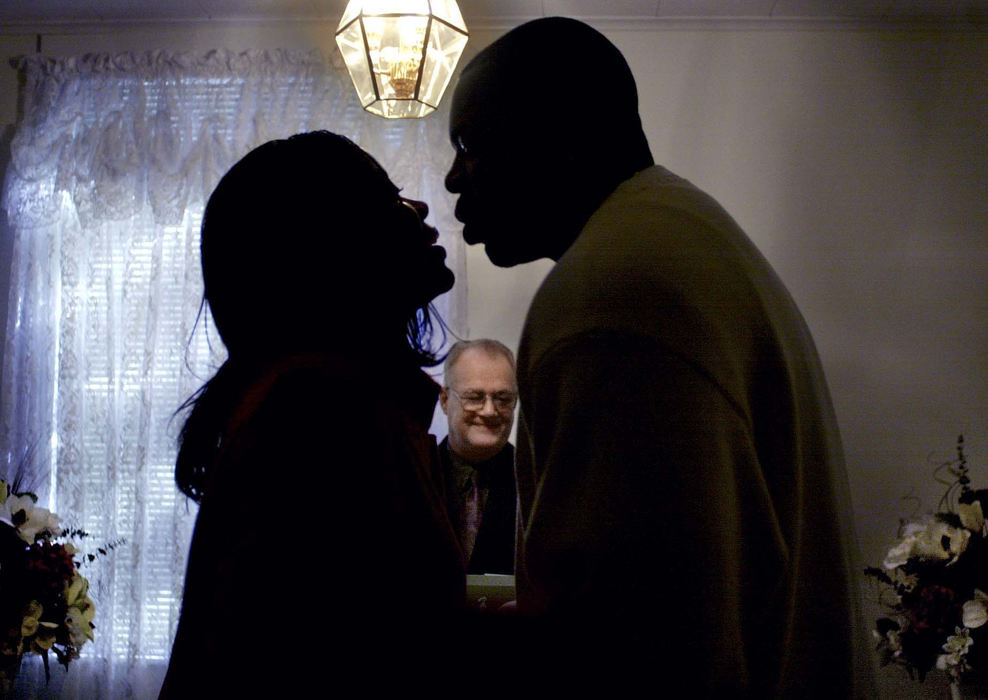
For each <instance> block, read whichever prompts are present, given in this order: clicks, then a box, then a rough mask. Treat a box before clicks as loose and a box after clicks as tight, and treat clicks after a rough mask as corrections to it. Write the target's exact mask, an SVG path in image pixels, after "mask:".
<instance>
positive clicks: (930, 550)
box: [882, 518, 971, 569]
mask: <svg viewBox="0 0 988 700" xmlns="http://www.w3.org/2000/svg"><path fill="white" fill-rule="evenodd" d="M970 539H971V532H970V531H969V530H967V529H965V528H963V527H953V526H952V525H949V524H948V523H945V522H943V521H942V520H936V519H932V518H931V519H929V520H926V521H925V522H922V523H909V524H908V525H906V527H905V529H904V530H903V535H902V541H901V542H899V544H897V545H896V546H894V547H893V548H892V549H890V550H889V552H888V554H887V555H886V557H885V561H884V562H882V563H883V565H884V566H885V568H886V569H896V568H898V567H900V566H902V565H903V564H905V563H906V562H908V561H909V560H910V559H912V558H917V559H920V560H925V561H946V562H947V564H948V565H949V564H952V563H954V562H955V561H957V558H958V557H959V556H960V555H961V554H963V553H964V550H965V549H967V543H968V541H969V540H970Z"/></svg>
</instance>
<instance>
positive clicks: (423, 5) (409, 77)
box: [336, 0, 468, 119]
mask: <svg viewBox="0 0 988 700" xmlns="http://www.w3.org/2000/svg"><path fill="white" fill-rule="evenodd" d="M467 36H468V34H467V27H466V24H464V22H463V15H462V14H460V8H459V7H458V6H457V4H456V0H350V3H349V4H348V5H347V7H346V10H344V11H343V18H342V19H341V20H340V25H339V27H338V28H337V30H336V43H337V45H338V46H339V47H340V52H341V53H342V54H343V60H344V61H345V62H346V67H347V70H348V71H349V72H350V78H351V79H352V80H353V86H354V87H355V88H356V89H357V96H358V97H359V98H360V104H361V105H363V107H364V109H366V110H367V111H368V112H372V113H373V114H377V115H380V116H382V117H387V118H389V119H398V118H407V117H424V116H426V115H427V114H430V113H431V112H433V111H435V109H436V107H438V106H439V100H440V99H442V96H443V92H444V91H445V90H446V86H447V85H449V79H450V78H451V77H452V75H453V69H454V68H456V62H457V61H459V60H460V55H461V54H462V53H463V48H464V47H465V46H466V43H467Z"/></svg>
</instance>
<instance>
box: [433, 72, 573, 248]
mask: <svg viewBox="0 0 988 700" xmlns="http://www.w3.org/2000/svg"><path fill="white" fill-rule="evenodd" d="M490 70H492V69H491V68H490V67H488V66H487V65H485V64H484V63H482V62H481V63H475V64H471V66H470V67H468V69H467V70H465V71H464V73H463V74H462V75H461V77H460V80H459V83H458V84H457V87H456V90H455V91H454V94H453V103H452V108H451V115H450V139H451V140H452V142H453V146H454V148H455V149H456V157H455V159H454V161H453V164H452V166H451V167H450V170H449V173H448V174H447V175H446V189H447V190H449V191H450V192H453V193H454V194H458V195H460V196H459V198H458V199H457V202H456V210H455V214H456V218H457V219H459V220H460V221H461V222H462V223H463V238H464V240H465V241H466V242H467V243H469V244H471V245H473V244H477V243H483V244H484V247H485V251H486V253H487V257H488V258H490V260H491V262H493V263H494V264H495V265H499V266H501V267H510V266H512V265H517V264H519V263H525V262H529V261H532V260H535V259H537V258H542V257H557V253H560V252H561V251H558V250H556V246H555V244H554V241H556V240H558V238H559V233H558V230H557V229H559V228H560V226H561V224H562V222H564V220H565V219H566V218H567V210H568V209H569V207H568V206H567V203H566V200H567V187H566V174H565V167H566V166H565V163H563V162H561V160H560V159H559V158H558V156H556V155H554V153H558V149H557V146H556V144H554V143H553V137H552V134H551V133H547V132H546V130H544V129H541V128H539V127H538V126H537V123H538V120H537V117H536V116H535V115H534V112H532V110H538V109H539V105H532V106H531V107H530V108H529V112H527V113H526V107H525V106H524V105H518V104H516V103H514V101H516V100H519V99H521V97H520V96H519V95H512V94H511V89H510V88H507V89H505V88H500V89H495V88H492V87H491V85H490V82H489V80H488V75H489V71H490ZM502 85H503V81H502Z"/></svg>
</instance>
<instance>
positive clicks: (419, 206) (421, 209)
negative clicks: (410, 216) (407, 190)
mask: <svg viewBox="0 0 988 700" xmlns="http://www.w3.org/2000/svg"><path fill="white" fill-rule="evenodd" d="M405 204H406V205H407V206H409V207H411V208H412V209H413V210H414V211H415V213H416V214H418V215H419V218H420V219H422V220H423V221H425V217H427V216H429V205H428V204H426V203H425V202H420V201H418V200H417V199H406V200H405Z"/></svg>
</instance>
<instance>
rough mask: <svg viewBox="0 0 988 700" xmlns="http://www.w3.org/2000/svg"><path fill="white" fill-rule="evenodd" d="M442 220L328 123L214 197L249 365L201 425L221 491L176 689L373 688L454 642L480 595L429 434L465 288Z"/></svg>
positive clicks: (224, 320)
mask: <svg viewBox="0 0 988 700" xmlns="http://www.w3.org/2000/svg"><path fill="white" fill-rule="evenodd" d="M427 213H428V207H426V205H425V204H423V203H421V202H415V201H411V200H407V199H404V198H402V197H401V195H400V194H399V191H398V188H397V187H395V185H393V184H392V183H391V181H390V180H389V179H388V176H387V174H386V173H385V172H384V171H383V170H382V169H381V167H380V166H379V165H378V164H377V162H376V161H374V159H373V158H371V157H370V156H369V155H367V154H366V153H365V152H364V151H362V150H361V149H359V148H358V147H357V146H355V145H354V144H353V143H352V142H350V141H349V140H347V139H345V138H343V137H341V136H337V135H335V134H331V133H328V132H315V133H307V134H299V135H296V136H293V137H291V138H289V139H285V140H279V141H272V142H269V143H266V144H264V145H262V146H260V147H258V148H256V149H255V150H253V151H251V152H250V153H249V154H247V156H245V157H244V158H243V159H242V160H241V161H240V162H238V163H237V164H236V165H234V166H233V167H232V168H231V169H230V171H229V172H228V173H227V174H226V175H225V176H224V177H223V178H222V180H221V181H220V183H219V185H218V186H217V187H216V190H215V191H214V192H213V194H212V196H211V197H210V199H209V202H208V204H207V205H206V210H205V214H204V218H203V224H202V242H201V246H202V270H203V278H204V281H205V299H206V302H207V303H208V305H209V309H210V311H211V312H212V316H213V319H214V321H215V323H216V327H217V329H218V330H219V333H220V336H221V337H222V339H223V343H224V344H225V345H226V347H227V350H228V351H229V359H228V360H227V361H226V362H225V363H224V364H223V366H222V367H221V368H220V369H219V371H218V372H217V373H216V375H215V376H214V377H213V378H212V379H210V380H209V382H207V384H206V385H205V386H204V387H202V389H201V390H200V391H199V392H198V393H197V394H196V395H195V396H194V397H193V399H192V400H190V401H189V402H188V405H187V407H191V412H190V414H189V415H188V418H187V421H186V423H185V426H184V428H183V430H182V434H181V441H180V442H181V449H180V452H179V457H178V463H177V466H176V479H177V481H178V485H179V488H180V489H181V490H182V491H183V492H184V493H185V494H187V495H188V496H190V497H191V498H193V499H195V500H197V501H199V502H200V504H201V506H200V510H199V515H198V519H197V521H196V527H195V533H194V535H193V538H192V545H191V549H190V553H189V560H188V569H187V573H186V582H185V593H184V599H183V605H182V614H181V618H180V621H179V625H178V631H177V636H176V640H175V644H174V648H173V651H172V656H171V661H170V664H169V669H168V675H167V678H166V681H165V685H164V687H163V689H162V697H169V698H172V697H176V698H188V697H253V696H266V694H270V693H271V692H272V691H278V692H279V693H280V692H281V691H286V692H289V693H290V692H292V691H296V690H298V689H300V688H308V687H309V686H310V684H312V683H317V684H319V686H320V687H321V688H323V689H324V690H326V691H330V690H331V689H333V690H341V691H342V690H344V689H345V688H347V687H352V685H353V683H354V681H355V680H356V681H358V682H359V683H361V686H360V687H361V688H362V692H363V691H364V690H365V691H368V692H372V691H373V689H374V688H375V687H378V686H380V685H381V684H382V683H383V684H385V685H387V684H391V685H392V686H394V685H399V684H400V685H407V684H409V683H410V682H411V681H412V678H411V677H410V676H408V675H407V674H413V675H414V673H416V672H421V671H422V670H423V669H422V663H421V662H422V660H423V659H425V658H427V656H428V655H430V654H431V655H434V654H436V653H437V651H438V650H437V649H433V650H432V651H426V650H428V649H430V647H432V646H433V645H434V643H435V642H436V640H437V639H440V638H441V633H440V630H441V629H442V627H443V625H444V622H445V620H447V619H448V617H450V616H451V615H452V614H453V613H455V612H456V611H457V610H458V609H459V608H460V607H461V606H462V605H463V602H464V599H465V595H464V590H463V587H464V574H463V570H462V565H461V563H460V555H459V553H458V550H457V545H456V541H455V537H454V535H453V532H452V529H451V526H450V525H449V521H448V518H447V516H446V514H445V511H444V510H443V507H442V505H441V503H442V502H441V499H440V496H439V493H438V492H437V486H436V483H437V482H436V481H435V478H436V474H434V473H433V464H434V462H433V457H434V450H435V440H434V438H433V437H432V436H431V435H428V434H427V430H428V426H429V424H430V421H431V419H432V415H433V409H434V406H435V402H436V396H437V392H438V387H437V386H436V385H435V383H434V382H433V381H432V380H431V379H430V378H429V377H428V376H427V375H426V374H425V373H423V372H422V370H421V367H423V366H427V365H434V364H436V362H437V360H436V358H435V357H434V356H433V354H432V352H431V351H430V348H429V337H430V332H431V323H430V318H429V312H428V309H427V307H428V305H429V303H430V301H431V300H432V299H433V298H434V297H435V296H436V295H438V294H440V293H442V292H445V291H446V290H448V289H449V288H450V287H451V285H452V283H453V275H452V273H451V272H450V271H449V269H447V268H446V266H445V264H444V259H445V251H444V250H443V249H442V248H440V247H439V246H437V245H435V243H436V236H437V234H436V231H435V229H433V228H431V227H428V226H426V225H425V224H424V223H423V218H424V217H425V216H426V215H427ZM440 656H441V654H440ZM437 662H438V663H439V664H441V663H442V661H441V659H437ZM396 674H397V675H396ZM289 696H290V695H286V697H289ZM319 696H320V697H321V696H322V695H319Z"/></svg>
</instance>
